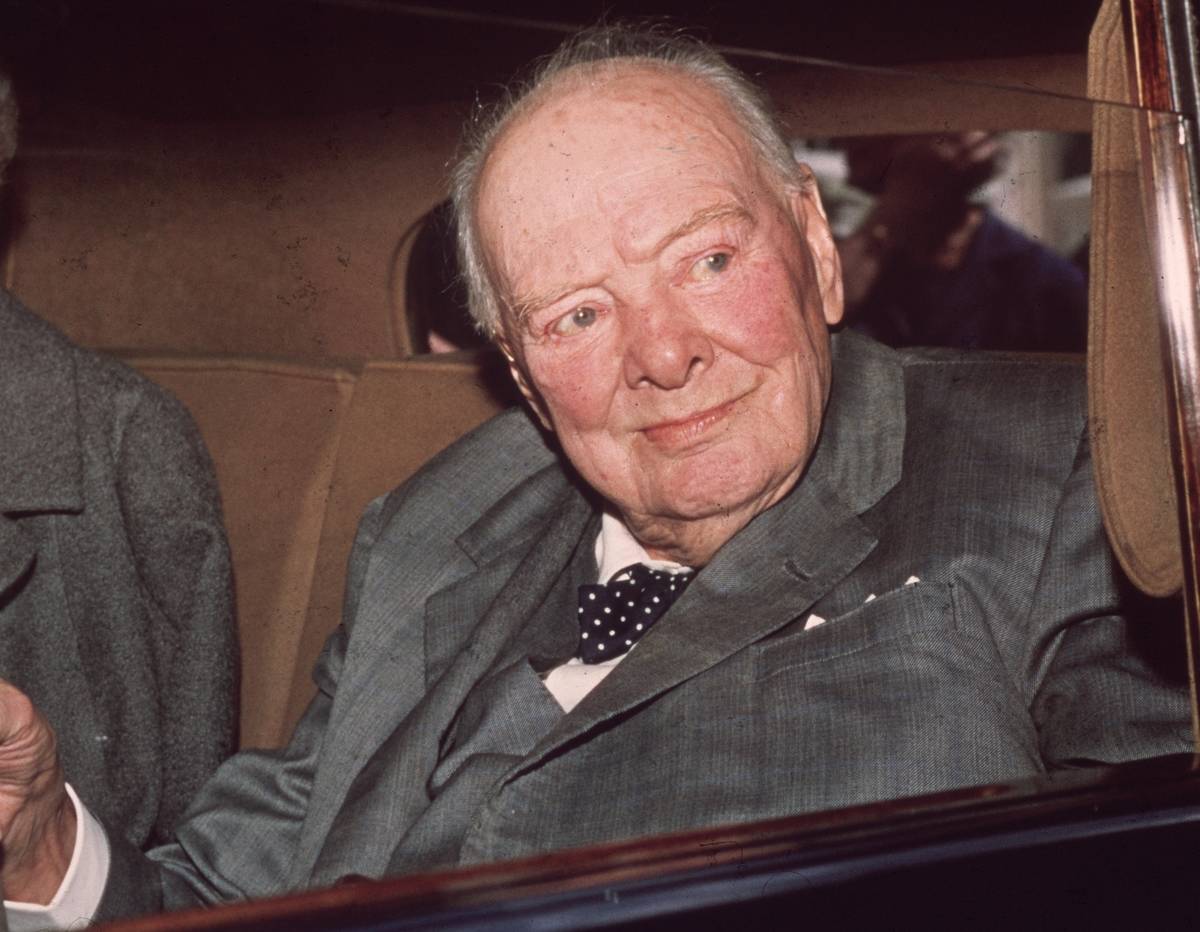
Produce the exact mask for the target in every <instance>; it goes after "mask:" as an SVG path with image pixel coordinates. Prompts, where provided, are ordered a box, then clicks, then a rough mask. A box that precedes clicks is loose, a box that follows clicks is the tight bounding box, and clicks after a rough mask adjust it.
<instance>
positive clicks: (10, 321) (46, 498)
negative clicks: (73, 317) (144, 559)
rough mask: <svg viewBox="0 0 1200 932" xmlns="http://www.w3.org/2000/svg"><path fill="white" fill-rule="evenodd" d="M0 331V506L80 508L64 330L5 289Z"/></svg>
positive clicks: (75, 407) (74, 391)
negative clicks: (0, 398) (1, 389)
mask: <svg viewBox="0 0 1200 932" xmlns="http://www.w3.org/2000/svg"><path fill="white" fill-rule="evenodd" d="M0 334H2V337H0V372H4V373H5V378H6V385H5V389H6V390H5V398H4V404H3V405H0V438H3V440H2V442H0V513H4V512H35V511H37V512H46V511H69V512H77V511H80V510H82V508H83V453H82V450H81V445H80V439H79V432H80V421H79V397H78V388H77V386H76V377H75V362H74V360H73V359H72V357H71V354H70V351H69V350H68V349H67V346H66V344H65V343H64V342H63V340H62V338H61V337H59V336H58V335H57V334H56V333H54V332H53V331H52V330H51V329H50V327H49V325H48V324H46V323H44V322H42V321H41V320H39V319H37V318H35V317H34V316H33V315H32V314H30V313H29V312H28V311H26V310H25V309H24V308H23V307H21V306H20V305H19V304H18V303H17V302H16V300H15V299H14V298H13V297H12V296H11V295H9V294H8V293H7V292H5V291H3V290H0ZM31 360H33V362H32V363H31V362H30V361H31Z"/></svg>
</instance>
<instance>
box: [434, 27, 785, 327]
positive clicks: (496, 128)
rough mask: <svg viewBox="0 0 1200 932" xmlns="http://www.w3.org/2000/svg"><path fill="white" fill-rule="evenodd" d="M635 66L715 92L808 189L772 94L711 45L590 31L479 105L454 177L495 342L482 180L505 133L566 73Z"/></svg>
mask: <svg viewBox="0 0 1200 932" xmlns="http://www.w3.org/2000/svg"><path fill="white" fill-rule="evenodd" d="M617 62H619V63H621V64H627V63H634V64H646V65H650V66H656V67H659V68H663V69H669V70H674V71H677V72H679V73H680V74H682V75H684V76H686V77H690V78H693V79H695V80H697V81H699V82H700V83H702V84H703V85H704V86H706V87H708V88H710V89H711V90H713V91H715V92H716V93H717V94H718V95H720V97H721V98H722V99H723V100H724V101H725V103H726V104H727V105H728V106H729V109H730V111H731V112H732V113H733V115H734V117H735V118H736V119H737V121H738V122H739V123H740V124H741V126H742V128H743V130H745V132H746V135H747V137H748V138H749V139H750V142H751V143H752V144H753V146H754V148H755V150H756V151H757V153H758V155H759V157H760V158H761V159H762V161H763V164H764V165H766V166H767V167H768V168H769V169H770V170H771V171H772V173H773V174H774V175H775V176H776V177H777V178H778V179H779V180H780V181H781V182H783V183H787V184H804V183H805V176H803V175H802V174H801V171H800V169H799V167H798V165H797V163H796V161H795V159H794V158H793V157H792V152H791V148H790V146H789V145H788V142H787V138H786V136H785V135H784V133H783V130H782V128H781V127H780V124H779V122H778V119H777V118H776V116H775V113H774V111H773V109H772V107H771V105H770V103H769V101H768V100H767V97H766V95H765V94H764V93H763V92H762V91H761V90H760V89H759V88H758V87H756V86H755V85H754V84H753V83H752V82H751V81H750V80H749V78H747V77H746V76H745V75H744V74H742V73H741V72H740V71H738V70H737V69H736V68H734V67H733V66H732V65H730V64H729V63H728V62H727V61H726V60H725V59H724V58H722V57H721V55H719V54H718V53H717V52H715V51H713V50H712V49H711V48H709V47H708V46H707V45H705V44H704V43H703V42H701V41H700V40H698V39H694V38H691V37H689V36H685V35H682V34H680V33H678V32H668V31H665V30H664V29H662V28H658V27H645V26H628V25H605V26H596V27H593V28H590V29H586V30H584V31H582V32H580V33H578V34H576V35H575V36H573V37H572V38H570V39H568V40H567V41H566V42H565V43H563V45H561V46H560V47H559V48H558V50H557V51H555V52H554V53H553V54H552V55H550V56H549V57H548V58H546V59H545V60H544V61H542V62H541V63H540V64H538V65H536V66H535V69H534V71H533V73H532V75H531V76H530V77H529V78H528V79H527V80H525V81H523V82H521V83H519V84H518V85H516V86H515V87H514V88H510V89H508V90H507V91H506V92H505V93H504V96H503V97H502V98H501V99H500V100H499V101H498V102H497V103H495V104H494V105H493V106H491V107H490V108H486V109H485V108H482V107H477V108H476V112H475V114H474V115H473V117H472V119H471V121H470V123H469V124H468V127H467V129H466V131H465V132H464V140H463V143H462V145H461V147H460V152H461V154H460V156H459V159H458V162H457V165H456V166H455V168H454V171H453V174H452V176H451V197H452V199H453V201H454V210H455V215H456V217H457V220H458V258H459V274H460V275H461V276H462V278H463V280H464V282H465V283H466V286H467V296H468V302H469V308H470V311H471V316H472V318H474V320H475V326H476V327H478V328H479V330H480V332H481V333H483V334H484V335H485V336H487V337H489V338H493V337H495V336H496V335H497V333H498V331H499V330H500V327H501V323H502V320H503V318H502V315H501V300H502V299H501V297H500V295H499V293H498V289H497V287H496V285H495V283H494V282H493V281H492V278H491V276H490V274H489V270H488V267H487V262H486V259H485V257H484V253H483V245H482V243H481V242H480V238H479V230H478V226H477V216H476V200H477V198H478V194H479V182H480V178H481V176H482V174H483V168H484V165H485V163H486V162H487V158H488V155H489V154H490V153H491V151H492V149H493V148H494V147H495V145H496V143H497V141H498V140H499V139H500V137H501V136H502V135H503V133H504V131H505V129H506V128H507V127H508V126H509V125H510V124H511V123H512V121H513V120H514V119H515V118H516V117H517V116H518V115H519V114H521V113H524V112H526V111H528V110H530V109H531V108H532V107H534V106H536V104H537V102H538V100H539V99H540V97H541V96H542V93H543V92H544V91H545V89H546V88H548V87H549V86H550V85H551V84H552V83H553V82H554V81H555V80H556V79H557V78H558V77H559V76H561V75H562V74H563V73H564V72H566V71H568V70H570V69H572V68H578V67H581V66H587V65H593V66H597V65H604V64H613V63H617Z"/></svg>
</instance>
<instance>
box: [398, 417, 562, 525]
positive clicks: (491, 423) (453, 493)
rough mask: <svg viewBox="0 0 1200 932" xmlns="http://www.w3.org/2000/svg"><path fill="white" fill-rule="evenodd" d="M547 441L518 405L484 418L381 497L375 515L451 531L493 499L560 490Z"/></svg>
mask: <svg viewBox="0 0 1200 932" xmlns="http://www.w3.org/2000/svg"><path fill="white" fill-rule="evenodd" d="M552 444H553V441H552V440H551V439H550V438H549V437H548V436H547V435H546V434H545V432H544V431H542V430H541V429H540V428H539V427H537V426H536V425H535V424H534V422H533V421H532V419H531V417H530V416H529V414H528V413H527V412H526V411H525V409H524V408H523V407H521V408H511V409H509V410H508V411H505V412H503V413H501V414H498V415H496V416H495V417H494V418H492V419H491V420H488V421H486V422H484V423H483V424H482V425H480V426H479V427H477V428H475V429H474V430H472V431H471V432H469V433H467V434H466V435H464V436H463V437H462V438H460V439H459V440H458V441H456V442H455V443H453V444H451V445H450V446H449V447H447V448H446V449H445V450H443V451H442V452H441V453H439V454H437V455H436V456H435V457H433V459H431V460H430V461H429V462H428V463H426V464H425V465H424V466H423V467H422V468H421V469H420V470H418V472H417V473H416V474H414V475H413V476H412V478H410V479H409V480H408V481H406V482H405V483H404V484H402V485H401V486H399V487H398V488H397V489H395V490H393V491H392V492H391V493H390V494H389V495H388V496H386V498H385V499H384V502H383V508H382V514H381V519H382V522H383V524H385V525H386V524H389V523H391V522H393V521H395V520H396V519H397V517H398V516H401V514H402V513H403V520H404V521H405V523H406V524H408V525H409V526H410V527H411V526H412V522H413V520H414V517H415V518H416V520H417V521H419V522H422V523H429V524H431V525H435V526H436V527H437V530H438V531H439V532H440V534H441V535H449V536H451V537H454V536H457V535H458V534H460V533H461V532H463V531H465V530H466V529H467V528H468V527H470V526H471V525H472V524H473V523H474V522H475V521H476V520H477V519H478V518H479V517H480V516H482V515H483V514H485V513H487V512H489V511H492V510H493V509H494V508H495V507H496V506H497V505H498V503H501V502H503V501H504V500H505V499H506V498H511V497H513V496H515V495H517V494H518V491H519V490H524V491H527V492H529V493H530V494H531V495H532V496H533V497H534V498H543V497H546V495H544V494H539V490H542V491H545V492H546V494H548V495H554V494H557V493H558V492H561V490H562V489H563V488H565V487H566V486H567V485H568V484H569V480H568V478H567V474H566V472H565V470H563V469H562V468H561V466H560V460H559V456H558V454H557V453H556V452H555V449H554V448H553V446H552Z"/></svg>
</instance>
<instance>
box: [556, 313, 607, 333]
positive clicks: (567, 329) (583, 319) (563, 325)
mask: <svg viewBox="0 0 1200 932" xmlns="http://www.w3.org/2000/svg"><path fill="white" fill-rule="evenodd" d="M596 316H597V312H596V309H595V308H594V307H586V306H585V307H577V308H575V310H573V311H571V313H570V314H564V315H563V316H562V317H560V318H559V319H558V320H556V321H555V322H554V327H553V330H554V332H555V333H557V334H558V335H559V336H569V335H570V334H572V333H575V332H576V331H579V330H586V329H587V328H588V327H590V326H591V325H592V324H594V323H595V322H596Z"/></svg>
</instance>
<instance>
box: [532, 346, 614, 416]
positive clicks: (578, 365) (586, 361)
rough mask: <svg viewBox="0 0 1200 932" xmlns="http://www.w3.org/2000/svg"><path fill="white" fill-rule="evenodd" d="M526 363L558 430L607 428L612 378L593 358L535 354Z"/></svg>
mask: <svg viewBox="0 0 1200 932" xmlns="http://www.w3.org/2000/svg"><path fill="white" fill-rule="evenodd" d="M526 361H527V364H528V366H529V373H530V375H531V377H532V379H533V384H534V385H535V386H537V389H538V393H539V394H540V395H541V396H542V398H543V400H544V401H545V402H546V405H547V406H548V407H549V409H550V413H551V416H552V418H553V420H554V422H555V425H556V429H557V430H559V431H560V432H562V433H575V432H578V431H582V430H588V429H591V428H594V427H597V426H601V425H603V423H604V418H605V416H606V414H607V411H608V404H607V396H608V395H610V394H611V386H610V383H611V376H609V375H607V373H606V372H605V368H606V367H604V366H602V365H599V364H598V361H597V360H596V359H595V357H594V356H593V355H591V354H586V355H585V354H568V353H558V352H553V351H549V352H545V353H541V352H531V353H529V354H528V357H527V360H526Z"/></svg>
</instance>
